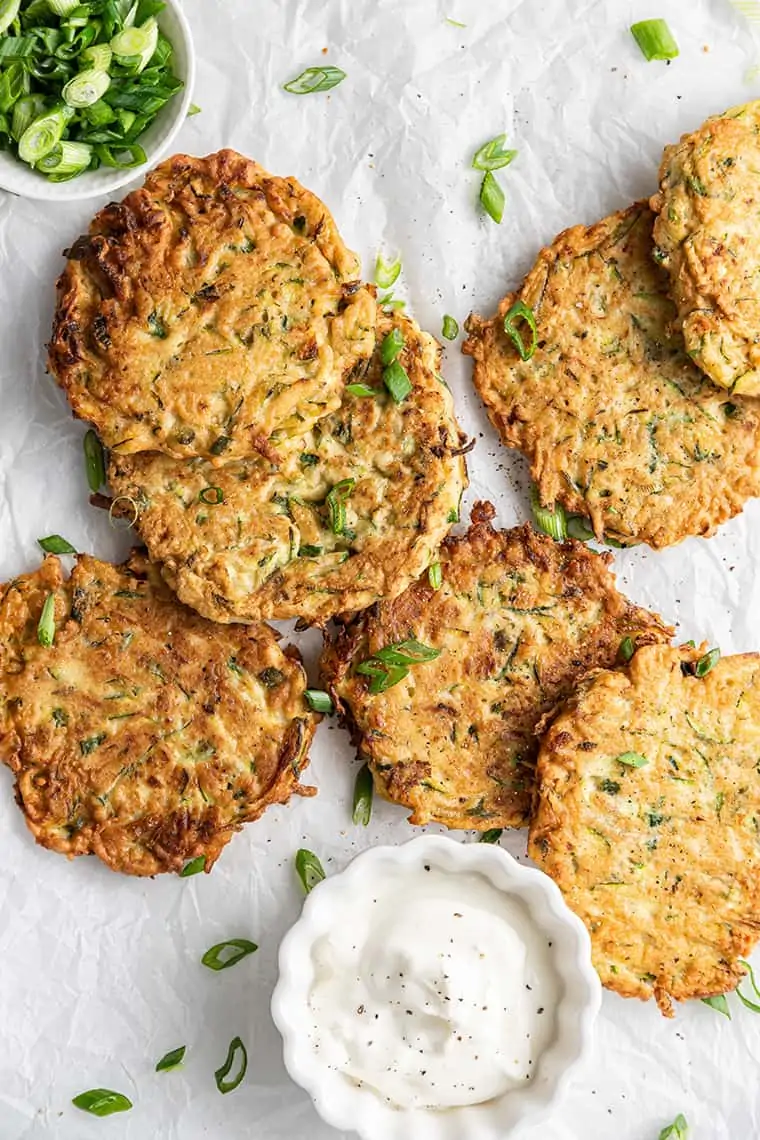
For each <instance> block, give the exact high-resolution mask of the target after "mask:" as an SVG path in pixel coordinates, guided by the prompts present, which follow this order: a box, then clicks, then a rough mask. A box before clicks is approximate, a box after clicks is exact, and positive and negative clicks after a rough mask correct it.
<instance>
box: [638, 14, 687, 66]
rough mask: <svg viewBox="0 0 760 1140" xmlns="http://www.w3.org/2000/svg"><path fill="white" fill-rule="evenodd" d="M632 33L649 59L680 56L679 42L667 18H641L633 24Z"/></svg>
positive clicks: (642, 52) (645, 56) (643, 53)
mask: <svg viewBox="0 0 760 1140" xmlns="http://www.w3.org/2000/svg"><path fill="white" fill-rule="evenodd" d="M631 34H632V35H633V38H634V39H635V41H636V43H637V44H638V45H639V47H640V48H641V54H642V55H643V56H644V58H645V59H647V60H650V61H651V60H653V59H675V58H676V57H677V56H678V44H677V43H676V41H675V38H674V36H673V33H672V32H671V30H670V28H669V27H668V24H667V21H666V20H640V21H639V23H638V24H632V25H631Z"/></svg>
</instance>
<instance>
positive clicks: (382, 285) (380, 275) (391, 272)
mask: <svg viewBox="0 0 760 1140" xmlns="http://www.w3.org/2000/svg"><path fill="white" fill-rule="evenodd" d="M400 273H401V258H400V257H397V258H396V259H395V261H386V260H385V258H384V257H383V255H382V253H378V255H377V260H376V261H375V284H376V285H377V286H378V288H379V289H390V287H391V286H392V285H395V283H396V281H397V280H398V278H399V274H400Z"/></svg>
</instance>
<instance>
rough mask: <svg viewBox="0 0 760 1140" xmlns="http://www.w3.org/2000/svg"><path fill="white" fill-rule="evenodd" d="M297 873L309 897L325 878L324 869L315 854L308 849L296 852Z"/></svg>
mask: <svg viewBox="0 0 760 1140" xmlns="http://www.w3.org/2000/svg"><path fill="white" fill-rule="evenodd" d="M296 873H297V875H298V878H299V879H300V880H301V886H302V887H303V889H304V890H305V891H306V894H307V895H308V894H309V893H310V892H311V891H313V890H314V888H315V887H316V885H317V883H321V882H322V880H323V879H324V878H325V870H324V867H323V866H322V864H321V863H320V861H319V859H318V858H317V856H316V855H315V854H314V852H313V851H309V850H307V848H306V847H301V848H300V849H299V850H298V851H297V852H296Z"/></svg>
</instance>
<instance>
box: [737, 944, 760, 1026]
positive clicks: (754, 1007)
mask: <svg viewBox="0 0 760 1140" xmlns="http://www.w3.org/2000/svg"><path fill="white" fill-rule="evenodd" d="M739 964H740V965H741V966H746V967H747V973H748V974H749V981H750V985H751V986H752V989H753V990H754V992H755V996H756V997H760V990H759V989H758V988H757V982H756V981H755V972H754V970H753V969H752V967H751V966H750V964H749V962H745V960H744V959H743V958H740V959H739ZM735 992H736V996H737V997H738V999H739V1001H740V1002H741V1003H742V1005H744V1006H746V1008H747V1009H749V1010H751V1011H752V1013H760V1005H758V1004H757V1002H755V1001H752V1000H751V999H750V998H748V997H747V996H746V994H743V993H742V991H741V986H737V987H736V991H735Z"/></svg>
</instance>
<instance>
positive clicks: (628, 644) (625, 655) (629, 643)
mask: <svg viewBox="0 0 760 1140" xmlns="http://www.w3.org/2000/svg"><path fill="white" fill-rule="evenodd" d="M635 652H636V642H635V641H634V640H633V638H632V637H624V638H623V640H622V641H621V642H620V645H619V646H618V657H619V658H620V660H621V661H626V662H628V661H630V660H631V658H632V657H633V655H634V653H635Z"/></svg>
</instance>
